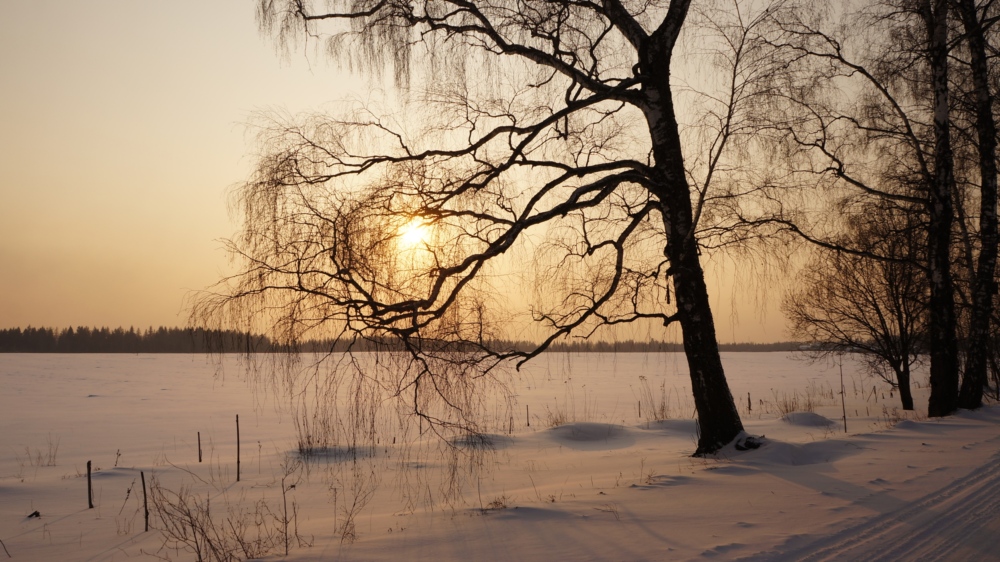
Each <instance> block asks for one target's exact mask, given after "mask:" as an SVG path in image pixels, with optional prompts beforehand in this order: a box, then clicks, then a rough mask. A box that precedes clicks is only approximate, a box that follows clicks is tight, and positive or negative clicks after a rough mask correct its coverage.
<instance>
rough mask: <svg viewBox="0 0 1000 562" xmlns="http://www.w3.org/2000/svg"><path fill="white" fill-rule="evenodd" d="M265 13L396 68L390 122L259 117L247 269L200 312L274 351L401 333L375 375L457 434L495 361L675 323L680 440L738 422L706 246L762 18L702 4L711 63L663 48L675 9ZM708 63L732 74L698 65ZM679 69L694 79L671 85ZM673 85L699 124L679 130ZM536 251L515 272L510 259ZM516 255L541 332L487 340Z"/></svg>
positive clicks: (615, 1) (713, 438) (246, 231)
mask: <svg viewBox="0 0 1000 562" xmlns="http://www.w3.org/2000/svg"><path fill="white" fill-rule="evenodd" d="M259 6H260V7H259V19H260V23H261V27H262V29H263V30H264V31H265V32H266V33H268V34H271V35H273V36H274V37H275V38H276V40H277V42H278V44H279V45H281V46H288V45H292V44H295V43H296V42H297V41H299V40H301V39H304V38H305V39H312V40H316V41H323V42H325V45H324V46H325V47H326V52H328V53H330V54H332V56H333V57H334V58H335V59H336V60H338V61H340V62H342V63H344V64H346V65H348V66H350V67H351V68H355V69H360V70H362V71H366V72H368V73H370V74H373V75H376V76H378V75H380V74H381V73H382V72H384V71H385V72H388V73H391V74H392V76H394V78H395V80H396V84H397V92H398V93H400V94H401V99H402V101H400V102H399V104H401V108H402V109H401V113H402V114H403V115H402V116H400V115H399V114H394V113H393V112H392V111H390V110H372V109H370V108H368V107H362V108H356V109H355V110H354V111H353V113H352V112H349V111H345V112H344V113H342V114H341V115H339V116H336V117H327V116H322V115H313V116H309V117H305V118H300V119H288V118H281V117H276V116H273V115H272V116H269V117H266V118H264V119H263V120H262V121H261V122H260V123H259V127H260V129H259V130H260V146H261V155H260V157H259V159H258V162H257V167H256V171H255V173H254V174H253V176H252V177H251V178H250V180H249V181H248V182H247V183H246V184H245V185H244V186H243V187H242V188H241V189H240V190H239V193H238V202H239V206H240V210H241V213H242V218H243V230H242V232H241V234H240V236H239V237H238V238H237V239H235V240H234V241H233V242H232V244H231V246H230V250H231V251H232V253H233V254H234V255H235V256H236V257H237V258H238V259H239V260H240V262H241V263H242V265H243V269H242V272H241V273H239V274H238V275H236V276H235V277H233V278H231V279H229V280H227V281H226V282H225V283H224V284H223V286H222V287H221V288H220V289H219V290H218V291H217V294H216V295H215V296H206V297H205V298H203V299H201V300H200V301H199V303H198V306H197V307H196V309H195V313H194V315H195V318H196V319H197V320H198V321H208V322H214V323H215V324H214V325H216V326H236V327H239V328H246V327H254V328H261V329H264V330H267V332H268V333H269V334H270V335H271V336H272V337H274V338H275V339H276V340H278V341H288V342H294V341H298V340H300V339H302V338H303V335H304V334H308V333H311V332H319V331H323V330H332V332H333V333H334V334H337V335H338V337H342V338H345V339H348V340H350V341H357V340H368V341H381V340H395V341H399V342H400V345H402V347H403V348H404V349H406V350H407V352H408V353H410V354H411V355H412V359H411V360H409V361H408V362H407V363H406V365H407V367H406V368H405V369H403V371H404V372H402V373H400V374H398V375H396V376H397V378H396V379H395V380H391V381H384V382H383V384H384V385H386V386H388V387H391V388H394V389H396V390H395V391H394V392H395V393H396V394H397V395H400V396H409V397H410V400H411V407H412V408H413V411H414V412H415V413H416V414H418V415H420V416H423V417H424V418H426V419H428V420H430V421H432V422H433V423H434V424H435V425H436V426H440V427H445V426H449V425H457V426H460V427H461V428H462V429H463V430H468V429H475V421H474V420H473V419H472V415H473V414H474V413H475V409H476V406H475V403H474V401H471V402H470V400H472V399H470V398H469V397H470V396H472V395H474V392H473V391H472V390H471V387H469V386H468V385H469V384H472V381H477V380H480V379H482V378H483V377H484V376H485V375H487V374H488V373H490V372H491V371H492V369H494V368H496V366H497V365H500V364H503V363H505V362H506V361H508V360H515V361H524V360H528V359H530V358H531V357H534V356H535V355H537V354H538V353H540V352H542V351H543V350H545V349H547V348H548V347H549V346H550V345H551V344H552V343H554V342H556V341H557V340H560V339H562V338H565V337H569V336H573V335H576V336H583V337H588V336H590V335H591V334H593V333H594V332H595V331H596V330H599V329H601V328H602V327H607V326H615V325H621V324H627V323H632V322H654V323H659V324H662V325H671V324H677V325H679V326H680V331H681V334H682V337H683V345H684V351H685V353H686V356H687V362H688V367H689V370H690V377H691V382H692V388H693V393H694V401H695V405H696V408H697V414H698V421H699V428H700V437H699V441H698V446H697V451H696V454H707V453H712V452H715V451H717V450H718V449H719V448H720V447H722V446H723V445H725V444H726V443H728V442H730V441H732V440H733V439H734V438H735V437H736V436H737V435H738V434H739V433H740V432H741V430H742V423H741V421H740V418H739V415H738V413H737V411H736V407H735V404H734V402H733V399H732V396H731V394H730V391H729V387H728V384H727V382H726V378H725V374H724V371H723V366H722V362H721V359H720V357H719V349H718V344H717V341H716V335H715V324H714V319H713V316H712V310H711V308H710V306H709V300H708V292H707V289H706V285H705V280H704V273H703V270H702V266H701V262H700V258H699V254H700V248H699V241H700V240H702V239H703V238H704V237H710V238H711V239H712V240H713V242H712V243H711V245H713V246H715V245H725V244H729V243H735V242H738V241H739V236H732V237H730V236H729V235H728V233H729V232H730V231H729V230H728V229H727V227H726V223H725V221H724V220H723V218H724V216H723V215H722V214H721V213H723V212H724V211H725V209H726V205H725V201H728V200H731V199H732V198H734V197H738V196H739V195H740V187H739V183H738V182H737V181H734V180H735V178H736V177H737V175H738V174H736V173H735V172H734V169H733V168H731V167H730V165H731V164H732V163H733V162H734V160H733V159H730V158H727V157H726V154H727V153H728V151H729V150H730V149H731V148H739V147H740V144H741V142H745V141H744V140H741V137H745V136H747V135H749V134H750V133H751V132H752V131H751V130H750V129H748V128H747V127H746V126H745V124H746V122H745V121H744V118H745V115H746V114H747V108H748V107H749V106H750V105H752V104H753V103H755V100H756V96H757V95H758V94H759V93H760V92H759V90H758V88H757V87H756V85H757V84H762V83H763V82H760V81H758V80H757V77H758V75H759V74H761V73H766V72H768V66H767V64H766V63H767V61H766V60H765V59H763V58H761V57H760V54H761V50H760V47H761V45H760V44H759V43H754V42H751V41H748V39H749V38H750V37H751V35H750V34H747V33H744V32H743V31H744V28H745V27H749V28H752V27H753V26H754V25H756V24H755V23H754V22H759V21H761V19H762V14H757V15H756V16H754V15H752V14H750V13H749V12H748V11H747V9H746V8H745V7H744V6H742V5H741V4H739V3H736V2H732V3H718V4H713V5H711V6H706V7H705V8H703V9H702V10H700V11H697V12H696V13H695V16H694V17H696V18H697V19H698V20H699V22H700V23H702V24H704V27H699V33H698V34H697V35H696V36H692V37H690V38H689V39H690V41H691V43H692V44H693V45H694V46H695V47H694V48H693V49H692V52H698V51H701V52H702V53H704V52H710V53H715V54H716V55H719V56H717V57H715V58H712V57H711V56H704V57H702V58H701V59H700V61H699V62H698V63H693V60H694V59H687V60H684V59H679V58H678V57H677V56H675V53H676V52H677V51H678V49H679V48H681V47H679V45H680V41H681V37H682V32H683V30H684V29H685V28H686V27H687V26H688V25H689V24H690V21H689V20H690V19H691V17H689V11H690V9H691V2H690V0H672V1H670V2H658V1H644V0H637V1H620V0H606V1H604V2H598V3H592V2H572V1H568V0H555V1H534V0H529V1H519V2H503V1H501V2H479V1H472V2H467V1H454V0H370V1H369V0H364V1H362V2H347V1H335V2H318V1H317V2H309V1H305V0H263V1H261V2H260V4H259ZM723 14H728V19H727V18H726V17H721V16H722V15H723ZM716 15H718V16H720V17H718V18H716V17H715V16H716ZM678 60H680V61H681V62H678ZM713 62H714V63H717V64H719V65H721V66H723V67H725V68H726V69H727V71H726V72H725V73H721V74H712V73H707V72H704V70H705V68H707V67H711V66H712V64H713ZM685 64H687V65H688V66H687V68H685V66H684V65H685ZM696 66H700V68H696ZM683 70H688V71H690V74H691V76H692V79H691V80H689V81H688V82H687V83H686V84H684V87H679V86H678V84H677V83H676V82H675V80H674V78H673V77H675V76H677V75H678V74H680V73H681V72H682V71H683ZM414 84H420V85H422V89H417V88H416V87H415V86H414ZM417 92H419V94H418V93H417ZM676 92H680V94H677V93H676ZM720 92H721V93H720ZM677 95H680V96H681V98H685V99H689V101H691V103H690V105H691V107H692V108H694V107H702V108H704V107H708V108H709V110H708V112H707V113H704V114H703V115H705V116H706V117H705V118H704V119H701V120H698V119H693V121H694V122H695V123H696V125H695V126H694V127H692V128H689V129H683V128H682V127H681V126H680V125H679V123H678V118H677V109H676V108H677V103H678V101H677V100H678V98H677V97H676V96H677ZM693 116H694V114H693V113H692V117H693ZM687 122H689V123H690V122H692V119H688V120H687ZM682 137H683V138H684V140H682ZM684 141H688V142H689V144H688V145H687V147H685V142H684ZM699 141H700V144H698V143H699ZM685 151H687V152H688V154H689V155H692V156H691V157H690V158H687V159H686V158H685ZM727 174H728V178H727V180H726V181H723V180H722V179H720V178H723V177H724V176H727ZM743 187H746V185H744V186H743ZM533 250H537V251H535V252H534V260H533V261H532V262H530V265H528V266H527V267H526V266H525V265H524V264H523V262H522V263H517V260H516V258H514V257H512V255H514V254H519V253H524V252H528V251H533ZM512 269H518V270H522V271H524V270H533V271H535V272H537V273H538V274H539V275H540V277H541V278H542V279H541V280H540V282H539V286H538V288H537V291H536V299H535V305H534V306H533V308H532V319H533V320H534V321H535V323H536V326H539V327H540V328H541V329H543V330H544V335H543V342H542V344H541V345H539V346H537V347H534V348H533V349H531V350H527V351H525V350H518V349H494V348H492V347H491V346H490V345H488V343H487V342H490V341H497V340H501V339H515V338H509V337H504V334H501V333H499V331H502V328H503V326H504V323H503V322H504V321H506V320H507V318H506V316H507V314H506V313H505V312H504V311H505V310H506V309H508V308H509V307H511V306H512V303H511V302H510V301H509V300H508V298H507V296H506V295H505V291H504V290H499V289H498V285H500V284H502V283H503V279H504V278H505V276H506V275H509V272H510V271H511V270H512ZM498 317H499V319H498ZM512 329H521V327H520V325H515V327H514V328H512ZM458 352H461V353H458ZM366 376H370V375H366ZM422 393H426V394H422ZM431 395H433V396H436V399H435V400H436V401H437V402H436V403H437V404H438V407H439V409H438V410H436V412H438V413H436V414H431V413H430V409H429V408H430V407H429V406H427V405H426V403H425V400H431V398H428V396H431Z"/></svg>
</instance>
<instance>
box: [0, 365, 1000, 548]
mask: <svg viewBox="0 0 1000 562" xmlns="http://www.w3.org/2000/svg"><path fill="white" fill-rule="evenodd" d="M723 360H724V362H725V366H726V370H727V375H728V377H729V381H730V385H731V387H732V389H733V393H734V396H735V397H736V399H737V403H738V404H739V407H740V412H741V414H742V416H743V419H744V424H745V426H746V429H747V431H748V432H749V433H751V434H755V435H765V436H766V438H765V440H764V441H765V444H764V446H763V447H761V448H760V449H757V450H753V451H737V450H735V449H734V448H732V447H730V448H728V449H726V450H724V451H723V452H722V453H721V454H720V455H718V458H715V459H695V458H691V457H690V454H691V452H692V451H693V450H694V447H695V431H696V426H695V423H694V421H693V420H692V419H691V416H692V413H693V407H692V406H691V399H690V392H689V390H688V388H689V387H688V383H687V374H686V371H685V363H684V358H683V356H682V355H680V354H670V353H666V354H618V355H602V354H578V355H565V354H546V355H543V356H542V357H540V358H539V359H538V360H536V361H535V362H534V363H533V364H531V365H529V366H528V367H526V368H525V370H524V371H523V372H522V373H521V374H520V375H519V376H518V378H517V379H516V380H515V381H514V382H513V383H512V384H513V386H512V388H513V391H514V394H515V398H516V404H515V405H514V406H513V407H512V411H513V412H516V417H515V418H512V419H511V420H510V421H509V426H508V428H507V431H506V432H501V433H498V434H497V435H495V436H493V439H492V441H493V445H494V448H495V452H493V453H488V454H485V455H482V454H479V453H481V452H482V451H481V450H480V449H477V448H476V447H474V446H472V445H475V444H474V443H473V444H471V445H470V444H464V445H465V446H463V447H459V448H458V449H457V451H458V453H459V457H461V458H459V461H460V462H459V463H458V464H457V465H455V468H454V470H453V469H452V466H453V465H451V464H450V463H449V455H451V454H452V453H454V452H455V451H456V449H452V448H449V447H444V446H441V444H440V443H437V442H436V441H435V438H434V437H433V436H432V435H431V432H426V433H425V434H424V437H423V439H422V440H420V439H418V441H417V443H416V444H411V445H409V446H405V447H404V446H403V445H402V444H401V443H400V444H393V443H391V442H390V436H389V435H388V433H386V435H385V436H384V441H382V442H380V445H379V447H377V448H376V450H375V451H367V452H363V453H361V454H360V455H352V454H350V453H348V452H347V451H346V450H344V449H343V448H339V447H337V446H336V445H335V446H333V447H330V448H328V449H326V451H325V454H322V455H316V456H313V457H310V458H309V459H307V460H305V461H304V462H302V461H301V460H300V457H299V456H298V454H297V452H296V442H297V432H296V429H295V425H296V424H295V417H294V416H293V414H292V412H291V411H290V410H289V408H288V406H287V404H286V402H287V401H286V400H284V399H282V398H281V397H280V396H275V395H274V394H270V393H266V392H263V391H261V390H259V389H258V390H257V391H256V392H254V391H253V390H252V389H250V388H249V387H248V386H247V384H246V383H245V382H244V381H243V379H242V377H241V376H240V373H241V369H240V367H239V365H237V364H236V362H235V360H233V359H231V358H227V359H225V360H224V361H223V367H224V369H222V371H221V374H220V372H219V370H218V368H217V365H216V364H215V362H214V360H213V359H210V358H206V357H204V356H200V355H198V356H192V355H139V356H135V355H132V356H129V355H16V354H7V355H0V428H2V431H0V541H2V542H3V546H4V547H5V550H6V552H4V551H3V549H0V560H2V559H4V558H7V557H8V556H9V557H10V558H11V559H13V560H125V559H169V560H195V559H197V557H198V555H197V554H196V553H195V552H194V550H191V548H192V547H193V545H194V544H196V543H195V541H194V540H193V539H190V538H189V539H188V542H187V543H185V540H184V536H185V534H187V536H188V537H191V536H201V539H199V541H198V542H197V544H198V545H200V546H201V548H209V547H211V546H219V545H226V544H229V545H231V546H233V548H235V549H237V550H238V551H245V552H253V551H254V549H257V550H258V551H259V550H263V549H264V546H263V543H269V545H270V554H269V555H268V556H267V558H269V559H283V558H285V555H284V552H285V547H286V541H285V539H286V538H287V539H288V540H287V546H288V551H289V554H288V555H287V559H289V560H330V559H344V560H463V561H464V560H502V561H505V562H506V561H511V560H691V559H715V560H730V559H740V558H749V559H755V560H802V559H812V560H826V559H843V560H876V559H880V560H934V559H943V560H990V559H992V560H1000V550H998V549H997V544H998V542H997V539H996V537H997V536H1000V409H998V408H997V407H988V408H984V409H983V410H981V411H978V412H962V413H960V414H959V415H957V416H954V417H951V418H947V419H940V420H926V419H925V418H924V414H923V412H922V411H921V410H919V409H918V411H917V412H915V413H912V414H911V415H909V416H904V415H903V412H902V411H901V409H900V408H899V399H898V396H894V395H891V393H890V392H889V390H888V388H887V386H886V385H885V384H884V383H881V382H877V381H875V380H873V379H869V378H866V377H864V376H862V375H860V374H859V372H858V368H857V366H856V365H855V364H854V363H853V362H852V361H851V359H850V358H846V359H845V360H844V364H843V375H844V386H845V388H846V392H845V393H844V397H845V401H846V408H844V407H842V405H841V401H840V398H841V396H840V394H839V389H840V373H841V369H840V367H839V366H838V365H822V364H820V365H811V364H809V363H806V362H804V361H801V360H796V359H794V358H792V357H791V356H790V355H789V354H786V353H728V354H724V356H723ZM916 379H917V381H919V385H920V387H919V388H915V389H914V395H915V399H916V402H917V404H918V408H925V405H926V398H927V389H926V374H923V373H920V374H918V376H917V377H916ZM845 409H846V414H847V433H845V432H844V425H843V424H844V422H843V419H842V416H843V412H844V410H845ZM640 410H641V411H640ZM237 415H239V419H240V458H241V466H240V473H241V479H240V482H236V471H237V467H236V427H235V419H236V416H237ZM664 417H666V418H667V419H665V420H660V419H659V418H664ZM529 421H530V426H528V422H529ZM557 424H558V425H557ZM411 429H412V428H411ZM511 429H512V431H511ZM199 432H200V435H201V442H202V450H203V462H201V463H199V462H198V433H199ZM404 433H405V432H404ZM507 433H509V435H508V434H507ZM410 434H411V435H412V434H413V432H412V431H411V432H410ZM417 435H418V436H419V433H418V434H417ZM465 454H469V455H470V456H468V457H466V456H463V455H465ZM87 461H92V465H93V470H94V472H93V479H92V481H93V502H94V508H93V509H88V506H87V478H86V465H87ZM140 473H142V474H143V475H144V476H145V479H146V483H147V486H149V487H150V488H152V487H154V486H156V487H158V490H159V493H160V495H161V499H162V500H163V501H165V502H167V503H169V504H171V505H173V507H174V509H175V514H176V513H179V512H184V509H186V510H187V511H186V512H184V513H185V514H186V516H188V518H187V519H183V518H175V519H173V520H172V521H165V520H163V519H162V518H161V517H159V516H158V515H157V513H156V510H154V509H153V506H150V509H151V511H153V513H152V514H151V516H150V523H151V526H152V529H151V530H150V531H149V532H143V490H142V484H141V478H140ZM283 481H284V485H283V484H282V482H283ZM293 484H294V487H293ZM282 491H284V494H282ZM35 512H37V516H31V515H33V514H35ZM170 525H173V527H172V528H173V536H174V539H177V538H180V539H181V540H170V537H168V536H165V535H164V533H163V532H162V529H164V528H167V527H169V526H170ZM192 526H194V527H196V528H197V529H196V530H192ZM262 530H265V531H267V530H269V531H268V532H269V533H270V534H269V535H267V536H265V537H263V538H260V537H259V535H258V533H259V532H260V531H262ZM199 532H201V533H202V534H201V535H199V534H198V533H199ZM192 533H194V534H193V535H192ZM204 533H209V534H208V539H205V535H204ZM213 533H214V534H213ZM265 534H266V533H265ZM236 537H241V538H242V540H243V543H242V544H240V542H239V541H238V540H236ZM255 540H257V541H258V543H257V544H254V542H253V541H255ZM205 557H206V559H208V558H209V555H208V554H206V555H205Z"/></svg>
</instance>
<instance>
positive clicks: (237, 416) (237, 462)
mask: <svg viewBox="0 0 1000 562" xmlns="http://www.w3.org/2000/svg"><path fill="white" fill-rule="evenodd" d="M236 481H237V482H239V481H240V415H239V414H236Z"/></svg>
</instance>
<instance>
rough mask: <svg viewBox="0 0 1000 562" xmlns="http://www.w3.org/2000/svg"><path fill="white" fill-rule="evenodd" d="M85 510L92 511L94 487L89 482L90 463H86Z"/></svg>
mask: <svg viewBox="0 0 1000 562" xmlns="http://www.w3.org/2000/svg"><path fill="white" fill-rule="evenodd" d="M87 509H94V487H93V485H92V484H91V482H90V461H87Z"/></svg>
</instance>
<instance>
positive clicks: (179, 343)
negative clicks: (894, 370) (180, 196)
mask: <svg viewBox="0 0 1000 562" xmlns="http://www.w3.org/2000/svg"><path fill="white" fill-rule="evenodd" d="M395 347H398V346H395V345H393V344H391V343H388V342H372V341H355V342H349V341H335V340H310V341H306V342H302V343H300V344H299V345H298V346H297V349H298V350H299V351H304V352H313V351H331V350H333V351H346V350H347V349H348V348H350V349H353V350H355V351H372V350H387V349H393V348H395ZM494 347H495V348H498V349H512V348H513V349H520V350H529V349H532V348H533V344H531V343H530V342H497V343H496V345H494ZM719 347H720V349H721V350H722V351H797V350H799V349H801V344H799V343H797V342H779V343H732V344H720V345H719ZM290 349H291V348H290V347H289V346H285V345H278V344H275V343H273V342H272V341H271V340H269V339H268V338H267V337H265V336H256V335H249V336H248V335H247V334H245V333H241V332H236V331H229V330H206V329H203V328H166V327H162V326H161V327H159V328H155V329H154V328H147V329H146V330H145V331H143V330H141V329H139V330H137V329H135V328H129V329H127V330H126V329H125V328H114V329H109V328H88V327H85V326H81V327H78V328H64V329H62V330H57V329H53V328H33V327H30V326H29V327H28V328H24V329H21V328H9V329H5V330H0V353H209V352H220V351H222V352H237V351H254V352H260V353H273V352H281V351H289V350H290ZM549 349H550V350H551V351H556V352H569V353H643V352H644V353H656V352H680V351H684V348H683V346H682V345H681V344H679V343H671V342H663V341H655V340H654V341H635V340H623V341H610V342H609V341H587V340H582V341H573V342H559V343H555V344H553V345H552V346H551V347H550V348H549Z"/></svg>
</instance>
